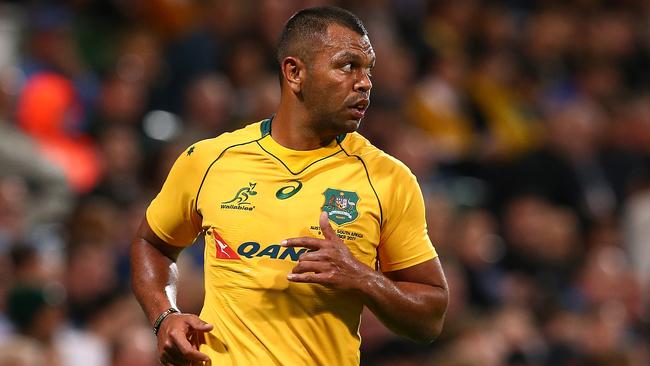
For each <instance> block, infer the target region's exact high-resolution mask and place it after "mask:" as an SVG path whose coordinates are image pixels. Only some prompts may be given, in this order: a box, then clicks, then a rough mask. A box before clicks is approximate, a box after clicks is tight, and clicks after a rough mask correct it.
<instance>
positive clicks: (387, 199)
mask: <svg viewBox="0 0 650 366" xmlns="http://www.w3.org/2000/svg"><path fill="white" fill-rule="evenodd" d="M395 170H396V171H395V172H391V185H390V187H386V188H385V190H384V192H385V193H384V199H383V202H384V203H385V207H386V210H385V219H384V223H383V225H382V230H381V239H380V243H379V248H378V255H379V266H380V269H381V270H382V271H383V272H394V271H399V270H402V269H406V268H409V267H413V266H416V265H418V264H421V263H425V262H427V261H431V260H432V259H434V258H436V257H437V253H436V251H435V249H434V247H433V245H432V244H431V240H430V239H429V234H428V232H427V224H426V217H425V209H424V198H423V197H422V192H421V191H420V187H419V185H418V184H417V181H416V179H415V176H413V174H411V173H410V172H408V170H407V169H406V168H405V167H404V168H402V167H400V166H398V167H397V168H396V169H395Z"/></svg>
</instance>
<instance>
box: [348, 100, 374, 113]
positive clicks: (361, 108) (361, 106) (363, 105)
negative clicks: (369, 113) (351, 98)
mask: <svg viewBox="0 0 650 366" xmlns="http://www.w3.org/2000/svg"><path fill="white" fill-rule="evenodd" d="M369 105H370V100H369V99H361V100H359V101H357V102H355V103H353V104H351V105H350V106H349V108H350V109H352V114H353V115H354V116H355V117H356V118H362V117H363V116H364V115H365V114H366V109H368V106H369Z"/></svg>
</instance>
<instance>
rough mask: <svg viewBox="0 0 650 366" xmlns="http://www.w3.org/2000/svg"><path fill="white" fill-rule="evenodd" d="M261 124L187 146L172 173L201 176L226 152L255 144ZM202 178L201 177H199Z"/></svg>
mask: <svg viewBox="0 0 650 366" xmlns="http://www.w3.org/2000/svg"><path fill="white" fill-rule="evenodd" d="M260 136H261V133H260V122H257V123H252V124H249V125H247V126H246V127H243V128H241V129H239V130H236V131H232V132H226V133H223V134H221V135H219V136H217V137H213V138H209V139H205V140H200V141H197V142H194V143H192V144H191V145H189V146H186V147H185V149H184V150H183V151H182V152H181V153H180V155H179V156H178V158H177V159H176V162H175V163H174V166H173V168H172V173H173V174H176V175H183V176H185V177H194V176H196V175H197V174H198V175H201V174H203V172H205V171H206V170H207V169H209V167H210V166H211V165H212V164H213V163H214V162H215V161H217V160H218V159H219V158H220V157H221V156H222V155H223V154H224V152H225V151H226V150H228V149H230V148H233V147H236V146H240V145H244V144H247V143H250V142H254V141H255V140H257V139H259V138H260ZM199 178H200V177H199Z"/></svg>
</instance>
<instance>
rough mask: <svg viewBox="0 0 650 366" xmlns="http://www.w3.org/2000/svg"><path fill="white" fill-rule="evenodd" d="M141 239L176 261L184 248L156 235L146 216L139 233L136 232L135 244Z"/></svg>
mask: <svg viewBox="0 0 650 366" xmlns="http://www.w3.org/2000/svg"><path fill="white" fill-rule="evenodd" d="M139 240H140V241H144V243H145V244H148V245H150V246H152V247H153V248H155V249H157V250H158V251H159V252H160V253H162V254H163V255H165V256H166V257H167V258H169V259H171V260H172V261H176V259H177V258H178V256H179V255H180V253H181V251H182V250H183V247H179V246H176V245H171V244H168V243H166V242H165V241H164V240H162V239H161V238H160V237H158V235H156V233H154V232H153V230H151V227H150V226H149V223H148V222H147V219H146V218H144V219H143V220H142V223H141V224H140V228H139V229H138V233H137V234H136V238H135V241H134V245H137V242H138V241H139Z"/></svg>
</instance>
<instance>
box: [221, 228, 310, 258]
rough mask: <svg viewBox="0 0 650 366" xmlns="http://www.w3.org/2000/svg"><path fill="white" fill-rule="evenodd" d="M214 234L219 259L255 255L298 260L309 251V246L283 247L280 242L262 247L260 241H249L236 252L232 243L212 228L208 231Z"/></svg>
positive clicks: (252, 256) (251, 256) (253, 256)
mask: <svg viewBox="0 0 650 366" xmlns="http://www.w3.org/2000/svg"><path fill="white" fill-rule="evenodd" d="M208 234H210V235H212V238H213V239H214V243H215V252H216V255H215V257H216V258H217V259H226V260H241V259H242V258H241V257H245V258H248V259H252V258H255V257H267V258H271V259H280V260H290V261H292V262H297V261H298V259H299V258H300V256H301V255H302V254H304V253H306V252H308V251H309V249H307V248H293V247H283V246H281V245H279V244H271V245H268V246H266V247H262V245H261V244H260V243H257V242H254V241H247V242H245V243H242V244H240V245H239V246H238V247H237V252H235V251H234V250H233V249H232V248H231V247H230V245H228V243H227V242H226V241H225V240H224V239H223V238H222V237H221V236H220V235H219V234H218V233H217V231H216V230H214V229H212V230H210V231H209V232H208Z"/></svg>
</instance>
